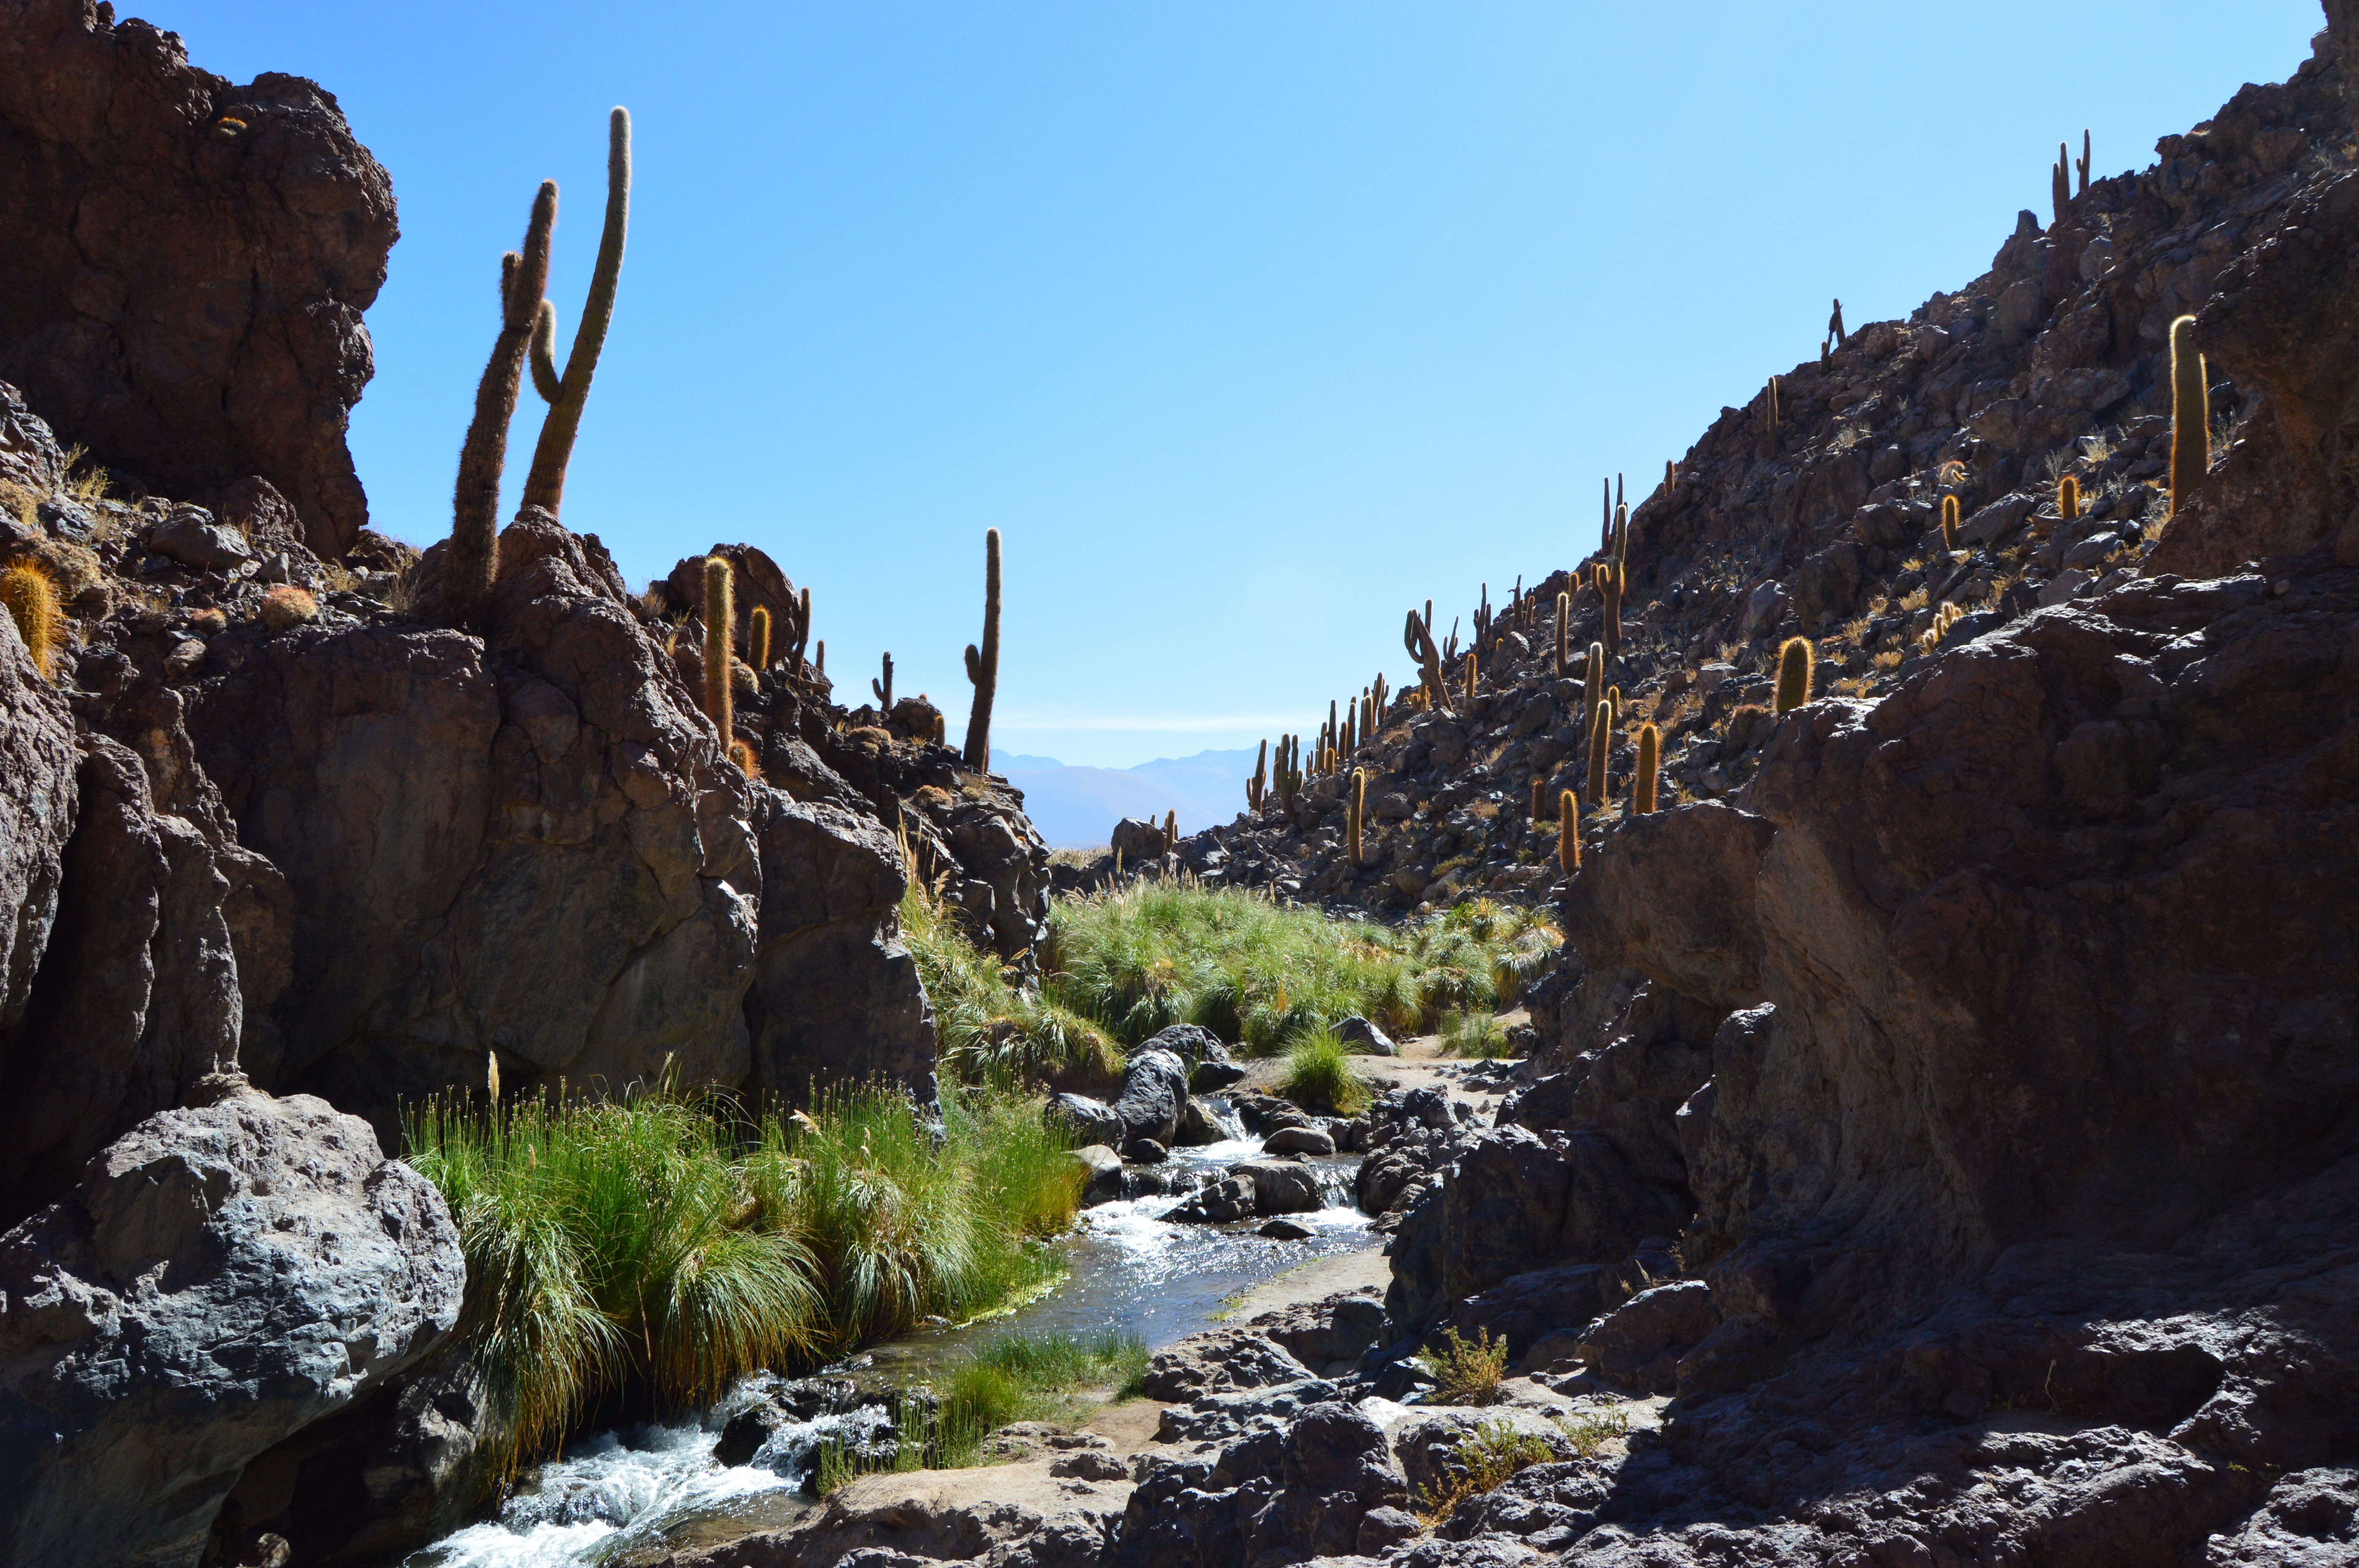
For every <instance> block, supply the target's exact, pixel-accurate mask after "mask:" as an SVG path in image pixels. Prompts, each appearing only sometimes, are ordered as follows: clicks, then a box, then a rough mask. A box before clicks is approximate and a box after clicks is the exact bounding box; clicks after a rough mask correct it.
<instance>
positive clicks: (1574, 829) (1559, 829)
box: [1556, 790, 1581, 871]
mask: <svg viewBox="0 0 2359 1568" xmlns="http://www.w3.org/2000/svg"><path fill="white" fill-rule="evenodd" d="M1556 869H1557V870H1558V871H1579V870H1581V801H1580V799H1579V797H1578V796H1576V795H1574V794H1573V793H1572V791H1571V790H1564V791H1561V792H1560V793H1559V794H1558V795H1557V797H1556Z"/></svg>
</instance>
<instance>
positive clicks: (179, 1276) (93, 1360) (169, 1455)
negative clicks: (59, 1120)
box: [0, 1088, 465, 1568]
mask: <svg viewBox="0 0 2359 1568" xmlns="http://www.w3.org/2000/svg"><path fill="white" fill-rule="evenodd" d="M0 1281H5V1306H0V1511H5V1514H6V1516H7V1518H8V1519H9V1521H10V1524H9V1528H8V1530H7V1531H6V1532H5V1540H0V1563H9V1564H12V1565H13V1564H18V1563H22V1564H26V1565H27V1568H31V1565H32V1564H43V1565H45V1568H62V1565H68V1564H82V1563H87V1564H91V1565H92V1568H97V1565H99V1564H114V1563H158V1564H194V1563H196V1562H197V1560H198V1556H199V1554H200V1552H201V1551H202V1550H203V1547H204V1543H205V1537H206V1532H207V1530H209V1529H210V1528H211V1527H212V1519H213V1513H214V1510H215V1509H217V1508H218V1507H219V1505H220V1503H221V1500H222V1498H223V1496H225V1495H226V1494H227V1493H228V1491H229V1489H230V1487H231V1485H232V1484H233V1483H234V1481H235V1480H236V1478H237V1476H238V1473H239V1471H240V1470H241V1469H242V1468H243V1467H244V1466H245V1465H246V1464H247V1463H248V1462H249V1461H250V1460H252V1459H254V1458H255V1456H256V1455H258V1454H261V1453H263V1452H264V1451H265V1450H266V1449H267V1448H268V1447H270V1446H271V1445H272V1444H275V1443H277V1442H278V1441H279V1440H281V1439H283V1438H285V1437H286V1436H288V1434H289V1433H294V1432H296V1431H298V1430H299V1429H301V1428H302V1427H304V1426H307V1425H309V1424H310V1423H311V1422H315V1421H318V1420H319V1419H321V1417H322V1416H325V1415H328V1414H329V1413H331V1412H332V1411H336V1410H338V1409H340V1408H342V1406H344V1405H345V1404H347V1403H349V1402H350V1401H351V1400H353V1399H354V1398H355V1397H357V1396H358V1395H360V1394H361V1393H363V1392H364V1391H365V1390H368V1389H370V1388H372V1387H375V1386H377V1385H380V1384H382V1383H383V1382H384V1381H385V1380H386V1379H387V1378H389V1377H390V1376H391V1375H392V1374H394V1373H396V1372H398V1371H400V1370H401V1369H402V1368H405V1367H407V1366H408V1365H410V1364H411V1363H412V1362H413V1361H415V1360H416V1359H417V1358H419V1357H421V1356H423V1355H425V1354H426V1353H427V1352H428V1351H429V1349H431V1348H432V1346H434V1344H435V1343H436V1342H437V1341H438V1340H440V1337H441V1336H443V1335H444V1334H446V1333H448V1332H449V1331H450V1329H451V1326H452V1325H454V1324H455V1323H456V1322H457V1321H458V1315H459V1303H460V1297H461V1294H462V1291H463V1289H464V1285H465V1267H464V1264H463V1262H462V1259H461V1255H460V1250H459V1235H458V1231H457V1229H456V1228H455V1227H453V1226H452V1224H451V1216H450V1213H449V1211H448V1210H447V1209H446V1208H445V1207H444V1206H443V1204H442V1199H441V1197H440V1195H439V1194H437V1193H436V1192H435V1190H434V1189H433V1187H432V1186H431V1185H429V1184H428V1183H427V1182H426V1180H425V1179H424V1178H423V1177H421V1176H419V1175H417V1174H416V1173H413V1172H411V1171H410V1170H409V1169H408V1167H407V1166H404V1165H399V1164H396V1163H393V1162H388V1161H386V1159H385V1158H384V1156H383V1155H382V1154H381V1153H380V1152H379V1151H378V1148H377V1144H376V1140H375V1138H374V1137H372V1136H371V1135H370V1132H369V1130H368V1127H367V1125H366V1124H365V1123H364V1122H362V1121H360V1120H358V1119H355V1118H353V1117H349V1116H342V1115H339V1114H338V1113H337V1112H335V1111H334V1110H332V1109H331V1108H329V1107H328V1106H326V1105H324V1104H322V1103H321V1101H319V1100H316V1099H311V1098H305V1097H297V1098H292V1099H283V1100H274V1099H271V1098H269V1097H267V1096H265V1095H260V1094H256V1093H254V1092H252V1091H251V1090H245V1089H242V1088H237V1089H232V1090H230V1091H229V1092H228V1093H227V1095H226V1098H222V1099H221V1100H219V1101H218V1102H217V1103H214V1104H211V1105H207V1106H204V1107H202V1108H193V1109H180V1110H169V1111H166V1112H163V1113H162V1114H160V1115H158V1116H155V1117H152V1118H150V1119H147V1121H145V1122H142V1123H141V1124H140V1125H139V1126H138V1127H136V1128H135V1129H134V1130H132V1131H131V1132H129V1133H127V1134H126V1135H125V1136H124V1137H123V1138H122V1139H120V1140H119V1141H116V1142H114V1144H112V1145H111V1146H109V1147H108V1148H107V1149H106V1150H105V1151H104V1152H103V1153H102V1154H100V1155H99V1157H98V1158H97V1159H95V1160H93V1161H92V1162H91V1165H90V1167H89V1169H88V1170H87V1171H86V1172H85V1173H83V1176H82V1183H81V1184H80V1185H79V1186H78V1187H76V1188H75V1189H74V1191H73V1194H72V1195H71V1197H69V1198H68V1199H67V1200H65V1201H64V1202H61V1203H60V1204H58V1205H56V1206H53V1207H51V1208H49V1209H46V1210H44V1211H43V1212H41V1213H40V1214H38V1215H36V1216H34V1217H31V1218H29V1219H27V1220H26V1221H25V1222H24V1223H23V1224H21V1225H19V1226H17V1227H16V1228H15V1229H13V1230H11V1231H9V1232H7V1233H6V1234H5V1236H0Z"/></svg>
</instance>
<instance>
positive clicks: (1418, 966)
mask: <svg viewBox="0 0 2359 1568" xmlns="http://www.w3.org/2000/svg"><path fill="white" fill-rule="evenodd" d="M1049 935H1050V942H1049V962H1048V965H1047V968H1048V969H1049V979H1048V982H1047V984H1046V985H1045V986H1044V988H1043V994H1044V996H1045V997H1046V999H1047V1000H1049V1002H1051V1003H1053V1004H1056V1005H1059V1006H1061V1007H1063V1008H1064V1009H1066V1010H1067V1011H1069V1012H1070V1013H1071V1014H1072V1015H1073V1016H1075V1017H1077V1018H1080V1019H1084V1020H1087V1021H1089V1022H1093V1023H1094V1024H1096V1025H1098V1026H1099V1027H1101V1028H1103V1030H1104V1031H1105V1032H1106V1033H1108V1034H1109V1035H1111V1036H1112V1037H1113V1038H1114V1039H1115V1040H1118V1041H1121V1042H1124V1043H1125V1044H1136V1043H1138V1042H1139V1041H1141V1040H1144V1039H1146V1038H1147V1036H1148V1035H1150V1034H1153V1033H1155V1032H1156V1031H1157V1030H1158V1029H1162V1028H1164V1027H1166V1026H1167V1025H1169V1024H1173V1023H1196V1024H1201V1025H1202V1026H1204V1027H1205V1028H1207V1029H1210V1030H1211V1031H1212V1032H1213V1033H1216V1034H1218V1035H1220V1036H1221V1037H1222V1038H1223V1039H1224V1040H1238V1041H1243V1042H1244V1043H1245V1045H1246V1046H1247V1047H1248V1048H1249V1049H1252V1050H1255V1051H1257V1052H1261V1053H1265V1054H1267V1053H1275V1052H1277V1051H1279V1050H1283V1049H1285V1048H1286V1047H1287V1046H1288V1045H1290V1044H1293V1043H1295V1042H1296V1041H1298V1040H1300V1039H1303V1038H1305V1037H1307V1036H1309V1035H1312V1034H1315V1033H1318V1032H1319V1031H1321V1030H1323V1029H1330V1028H1332V1027H1333V1026H1334V1025H1335V1024H1336V1023H1338V1022H1341V1021H1342V1020H1343V1019H1344V1018H1347V1017H1349V1016H1351V1015H1352V1014H1353V1013H1358V1014H1360V1015H1361V1016H1363V1017H1366V1018H1372V1019H1375V1021H1376V1022H1378V1023H1380V1024H1382V1025H1383V1026H1384V1027H1385V1028H1386V1030H1388V1031H1390V1032H1392V1033H1410V1034H1420V1033H1429V1032H1430V1031H1431V1030H1433V1029H1434V1028H1435V1027H1436V1026H1437V1025H1438V1024H1439V1023H1440V1020H1441V1019H1442V1017H1443V1016H1444V1015H1445V1014H1446V1013H1448V1012H1450V1011H1453V1010H1464V1009H1467V1008H1470V1007H1481V1008H1484V1009H1485V1010H1489V1009H1495V1008H1499V1007H1505V1006H1512V1005H1513V1004H1514V1000H1515V998H1516V997H1517V994H1518V993H1519V992H1520V991H1521V989H1522V988H1523V987H1524V985H1525V984H1527V982H1528V981H1529V980H1531V979H1533V978H1534V977H1536V976H1537V975H1538V973H1539V972H1540V970H1541V969H1542V968H1545V967H1546V964H1547V962H1548V959H1549V957H1550V956H1551V955H1552V954H1553V952H1554V951H1555V949H1556V946H1557V945H1558V944H1559V943H1560V941H1561V940H1562V937H1561V935H1560V934H1559V933H1558V931H1557V930H1556V928H1555V927H1554V926H1552V925H1549V924H1548V923H1547V922H1546V921H1545V920H1543V919H1542V918H1540V917H1539V916H1538V914H1535V913H1534V912H1532V911H1530V910H1527V909H1524V908H1521V907H1519V906H1516V905H1509V904H1502V903H1496V902H1495V901H1493V900H1490V899H1473V900H1469V901H1468V902H1467V903H1462V904H1458V905H1455V906H1453V907H1452V908H1451V909H1449V910H1446V911H1443V912H1441V913H1440V914H1435V915H1433V916H1431V917H1430V918H1429V919H1427V920H1424V921H1422V922H1419V923H1417V924H1414V925H1406V926H1400V927H1388V926H1383V925H1375V924H1373V923H1370V922H1364V921H1344V920H1336V919H1332V918H1331V917H1329V916H1327V915H1325V914H1321V913H1319V912H1318V911H1316V910H1310V909H1299V908H1287V907H1282V906H1280V905H1279V904H1278V903H1277V902H1276V901H1274V900H1273V899H1271V898H1270V897H1269V895H1268V894H1267V893H1265V892H1257V891H1255V890H1252V889H1247V888H1212V887H1206V886H1204V885H1203V884H1201V882H1198V881H1193V880H1192V879H1178V880H1173V881H1156V882H1146V881H1141V882H1133V883H1131V884H1129V885H1127V886H1125V887H1122V888H1120V889H1117V890H1114V891H1110V892H1103V893H1095V894H1087V895H1082V896H1078V897H1068V898H1061V899H1059V900H1058V901H1057V902H1056V903H1054V904H1053V905H1051V907H1050V910H1049ZM937 1005H939V1003H938V1004H937Z"/></svg>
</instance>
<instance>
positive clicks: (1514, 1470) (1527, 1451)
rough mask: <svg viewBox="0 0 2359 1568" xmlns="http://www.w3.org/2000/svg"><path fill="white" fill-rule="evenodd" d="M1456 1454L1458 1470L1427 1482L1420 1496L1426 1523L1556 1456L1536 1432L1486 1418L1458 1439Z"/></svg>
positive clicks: (1420, 1511)
mask: <svg viewBox="0 0 2359 1568" xmlns="http://www.w3.org/2000/svg"><path fill="white" fill-rule="evenodd" d="M1457 1457H1458V1463H1459V1465H1462V1466H1463V1469H1462V1472H1461V1473H1459V1474H1457V1475H1453V1476H1449V1477H1447V1478H1446V1479H1442V1480H1440V1481H1437V1482H1436V1483H1434V1484H1432V1485H1430V1486H1428V1487H1426V1490H1425V1496H1424V1497H1423V1498H1421V1499H1420V1503H1421V1505H1422V1506H1421V1507H1419V1509H1418V1516H1419V1518H1420V1519H1423V1520H1424V1521H1425V1523H1426V1524H1427V1525H1428V1526H1432V1525H1438V1524H1440V1523H1441V1522H1442V1521H1444V1520H1445V1519H1449V1517H1450V1516H1451V1514H1452V1513H1454V1512H1455V1511H1457V1508H1458V1505H1459V1504H1461V1503H1462V1502H1464V1501H1465V1500H1466V1499H1467V1498H1474V1497H1480V1496H1481V1495H1482V1494H1484V1492H1488V1491H1492V1490H1495V1489H1496V1488H1497V1487H1501V1486H1503V1485H1505V1484H1506V1482H1507V1481H1509V1480H1510V1479H1512V1478H1513V1477H1514V1476H1517V1474H1518V1473H1519V1472H1522V1471H1525V1470H1528V1469H1530V1468H1531V1467H1532V1466H1533V1465H1545V1464H1547V1463H1548V1462H1549V1460H1551V1459H1554V1458H1555V1457H1556V1451H1555V1450H1554V1449H1553V1448H1550V1447H1549V1444H1548V1440H1547V1439H1545V1438H1543V1437H1541V1436H1539V1435H1538V1433H1529V1432H1519V1431H1517V1428H1516V1426H1515V1425H1514V1423H1512V1422H1504V1421H1486V1422H1483V1423H1482V1424H1480V1425H1479V1426H1477V1427H1475V1429H1474V1430H1473V1432H1470V1433H1467V1434H1466V1435H1465V1436H1464V1437H1463V1438H1462V1439H1460V1440H1459V1444H1458V1454H1457Z"/></svg>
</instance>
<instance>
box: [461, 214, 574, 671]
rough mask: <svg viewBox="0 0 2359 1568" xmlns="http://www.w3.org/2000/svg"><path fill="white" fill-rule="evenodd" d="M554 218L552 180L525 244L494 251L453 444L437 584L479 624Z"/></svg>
mask: <svg viewBox="0 0 2359 1568" xmlns="http://www.w3.org/2000/svg"><path fill="white" fill-rule="evenodd" d="M556 222H557V181H555V180H553V179H545V180H543V181H541V184H540V193H539V194H538V195H537V196H535V197H534V198H533V202H532V218H531V220H530V221H529V222H527V224H526V226H525V233H524V251H523V254H517V253H516V252H515V251H510V252H509V253H508V254H506V255H504V256H502V257H501V258H500V331H499V336H498V337H497V338H495V339H494V340H493V341H492V357H491V360H490V361H489V362H487V363H486V364H485V365H484V377H483V379H482V380H481V381H479V382H477V383H476V384H475V414H474V417H473V419H471V420H470V421H469V422H468V425H467V438H466V440H465V442H464V443H463V444H462V445H461V447H460V448H459V482H458V485H457V488H456V489H455V490H454V492H452V494H451V547H450V549H449V550H448V551H447V552H446V553H445V563H444V568H443V573H444V575H443V579H442V580H443V591H444V594H445V596H446V598H447V599H448V600H449V601H450V604H451V610H452V611H453V612H454V614H455V615H456V617H457V619H458V621H459V623H460V624H461V625H462V626H473V627H478V628H480V627H481V626H482V625H483V624H484V617H485V616H486V615H487V614H488V613H489V612H490V608H491V598H492V580H493V578H494V577H495V574H496V573H497V572H498V570H499V511H500V475H501V473H502V472H503V471H504V470H506V466H507V449H508V422H509V421H510V420H511V419H513V418H514V417H515V416H516V395H517V393H518V392H519V390H520V389H521V388H522V386H523V384H524V362H525V353H526V350H527V345H528V344H529V342H530V341H531V338H532V331H533V322H534V321H535V319H537V317H538V311H539V308H540V304H541V294H542V292H543V291H544V290H545V289H547V288H548V287H549V230H550V228H551V227H552V226H553V225H554V224H555V223H556Z"/></svg>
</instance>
